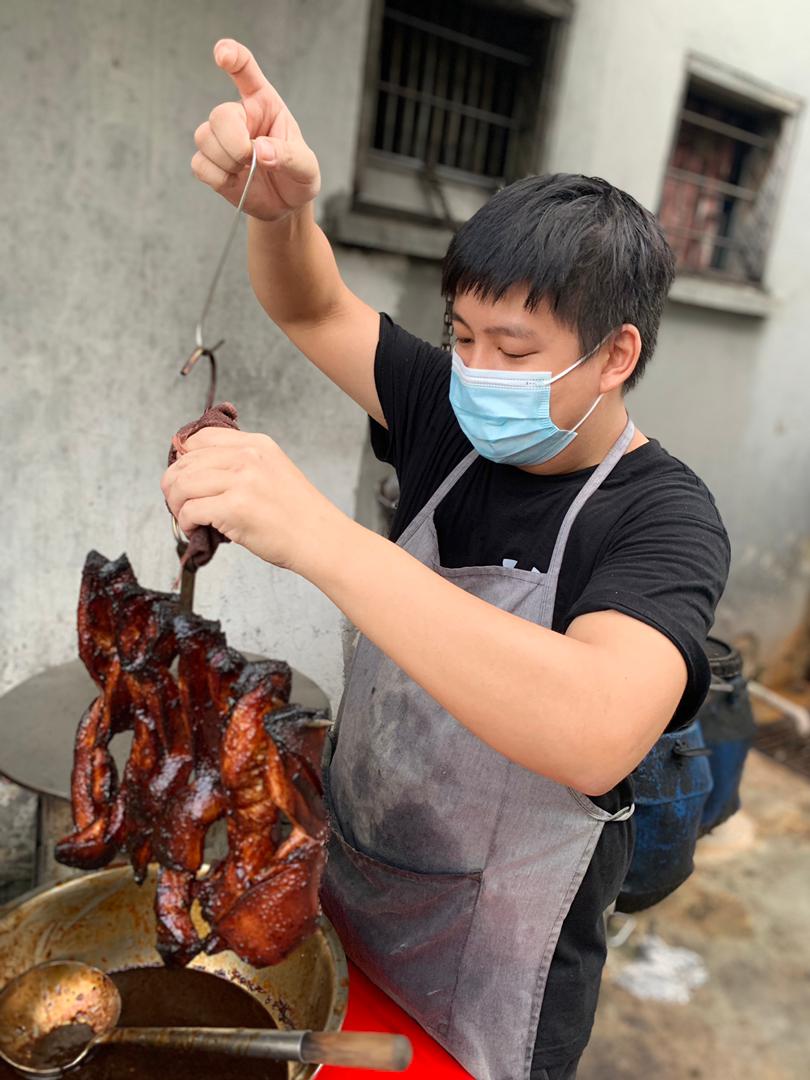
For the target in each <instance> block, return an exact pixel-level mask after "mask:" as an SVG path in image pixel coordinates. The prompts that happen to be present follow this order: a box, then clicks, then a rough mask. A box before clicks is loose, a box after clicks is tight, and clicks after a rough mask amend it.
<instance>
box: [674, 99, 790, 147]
mask: <svg viewBox="0 0 810 1080" xmlns="http://www.w3.org/2000/svg"><path fill="white" fill-rule="evenodd" d="M681 120H682V121H684V122H685V123H687V124H694V125H695V127H702V128H705V129H706V131H714V132H715V133H716V134H717V135H727V136H728V137H729V138H730V139H736V140H737V141H738V142H744V143H748V144H749V145H750V146H756V147H758V148H759V149H761V150H767V149H769V148H770V146H771V141H770V140H769V139H767V138H765V136H764V135H755V134H754V132H752V131H746V130H745V128H741V127H737V126H736V124H727V123H726V122H725V121H724V120H717V119H715V117H713V116H706V114H705V113H700V112H695V111H694V109H684V110H683V111H682V113H681Z"/></svg>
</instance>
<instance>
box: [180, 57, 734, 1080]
mask: <svg viewBox="0 0 810 1080" xmlns="http://www.w3.org/2000/svg"><path fill="white" fill-rule="evenodd" d="M215 59H216V61H217V63H218V64H219V66H220V67H221V68H223V69H224V70H225V71H226V72H228V73H229V74H230V75H231V77H232V78H233V80H234V82H235V84H236V87H237V89H238V91H239V94H240V97H241V100H240V101H239V102H227V103H225V104H222V105H219V106H218V107H217V108H216V109H214V110H213V112H212V113H211V116H210V119H209V120H208V121H206V122H205V123H204V124H202V125H201V126H200V127H199V128H198V129H197V132H196V136H195V141H196V144H197V147H198V152H197V153H196V154H195V155H194V158H193V161H192V168H193V170H194V173H195V174H196V175H197V176H198V177H199V178H200V179H201V180H202V181H204V182H205V183H207V184H209V185H210V186H211V187H213V188H214V189H215V190H216V191H218V192H220V193H221V194H222V195H224V196H225V197H226V198H227V199H228V200H229V201H230V202H232V203H235V202H237V201H238V199H239V196H240V194H241V192H242V190H243V187H244V183H245V177H246V163H247V162H248V161H249V160H250V156H251V150H252V143H253V144H254V145H255V147H256V153H257V160H258V163H259V164H258V169H257V173H256V175H255V177H254V181H253V184H252V186H251V190H250V192H249V194H248V198H247V201H246V207H245V209H246V212H247V213H248V214H249V215H250V221H249V269H250V276H251V280H252V283H253V287H254V289H255V292H256V295H257V297H258V299H259V300H260V302H261V303H262V305H263V306H264V308H265V310H266V311H267V313H268V314H269V316H270V317H271V318H272V319H273V320H274V322H276V323H277V324H278V325H279V326H280V327H281V328H282V329H283V330H284V332H285V333H286V334H287V335H288V337H289V338H290V340H291V341H292V342H293V343H294V344H295V345H297V346H298V348H299V349H300V350H301V351H302V352H303V353H304V354H305V355H306V356H307V357H309V359H310V360H311V361H312V362H313V363H314V364H316V365H317V366H318V367H319V368H320V369H321V370H322V371H323V372H324V373H325V374H326V375H328V376H329V378H331V379H332V380H333V381H334V382H336V383H337V384H338V386H340V387H341V388H342V389H343V390H344V391H345V392H346V393H347V394H349V395H350V396H351V397H352V398H353V399H354V400H355V401H356V402H357V403H358V404H359V405H361V406H362V407H363V408H364V409H365V410H366V412H367V413H368V415H369V416H370V417H371V420H372V437H373V443H374V447H375V450H376V452H377V453H378V455H379V456H381V457H382V458H384V459H385V460H388V461H391V462H393V464H394V465H395V467H396V470H397V473H398V476H399V480H400V486H401V499H400V504H399V509H398V511H397V515H396V518H395V521H394V526H393V534H392V539H394V540H396V541H397V542H396V543H392V542H391V541H390V540H386V539H383V538H382V537H380V536H377V535H376V534H374V533H372V532H370V531H369V530H367V529H364V528H362V527H361V526H360V525H358V524H357V523H356V522H354V521H352V520H350V519H349V518H348V517H346V516H345V515H344V514H342V513H341V512H340V511H339V510H338V509H337V508H336V507H335V506H334V505H333V504H331V503H330V502H329V501H328V500H327V499H326V498H325V497H324V496H322V495H321V494H320V493H319V492H318V491H317V490H316V489H315V488H314V487H313V486H312V485H311V484H310V483H309V482H308V481H307V479H306V478H305V477H304V476H303V475H302V474H301V473H300V472H299V471H298V469H297V468H296V467H295V466H294V465H293V464H292V462H291V461H290V460H289V459H288V458H287V457H286V456H285V455H284V453H283V452H282V450H281V449H280V448H279V447H278V446H277V445H276V444H275V443H273V442H272V440H271V439H270V438H268V437H267V436H265V435H256V434H248V433H239V432H232V431H227V430H219V429H209V430H204V431H202V432H200V433H198V434H197V435H195V436H194V437H193V438H192V439H190V440H189V442H188V444H187V445H188V447H189V450H190V452H189V453H188V454H186V455H184V456H183V457H181V458H180V459H179V460H178V461H177V463H176V464H174V465H173V466H172V467H171V468H170V469H169V470H168V471H167V473H166V475H165V477H164V481H163V490H164V493H165V495H166V497H167V499H168V502H169V505H170V507H171V509H172V510H173V512H174V513H175V515H176V516H177V518H178V520H179V523H180V525H181V527H182V528H183V529H184V530H185V531H186V532H187V533H188V532H189V531H190V530H192V529H193V528H195V527H196V526H198V525H203V524H205V525H207V524H212V525H214V526H215V527H216V528H218V529H219V530H220V531H222V532H223V533H225V534H226V535H227V536H228V537H230V539H231V540H234V541H236V542H237V543H240V544H243V545H244V546H245V547H247V548H249V549H250V550H251V551H253V552H255V553H256V554H257V555H259V556H260V557H262V558H264V559H266V560H267V561H269V562H271V563H275V564H276V565H279V566H284V567H286V568H288V569H290V570H292V571H294V572H295V573H298V574H301V575H302V576H303V577H305V578H307V579H308V580H310V581H311V582H313V583H314V584H315V585H317V586H318V587H319V588H320V589H321V590H322V591H323V592H324V593H325V594H326V595H327V596H329V597H330V598H331V599H332V600H333V601H334V603H336V604H337V605H338V606H339V607H340V608H341V609H342V610H343V612H345V614H346V615H347V616H348V618H349V619H350V620H351V621H352V622H353V623H354V624H355V625H356V626H357V627H358V628H359V630H360V632H361V638H360V641H359V644H358V647H357V650H356V654H355V658H354V663H353V666H352V670H351V674H350V676H349V679H348V682H347V686H346V691H345V694H344V699H343V703H342V705H341V710H340V716H339V721H338V725H337V731H336V734H335V735H334V737H333V738H332V742H331V746H330V753H329V754H328V758H329V761H328V762H327V765H328V769H327V771H326V793H327V799H328V803H329V807H330V812H331V819H332V825H333V838H332V842H331V844H330V851H329V862H328V866H327V872H326V877H325V881H324V888H323V902H324V906H325V908H326V910H327V912H328V914H329V916H330V918H331V919H332V921H333V922H334V924H335V926H336V927H337V929H338V932H339V934H340V936H341V938H342V940H343V943H344V945H345V947H346V950H347V952H348V953H349V955H350V956H351V957H352V958H353V959H354V960H355V961H356V962H357V963H358V964H359V965H360V966H361V967H362V968H363V969H364V970H365V971H366V972H367V973H368V974H369V975H370V976H371V978H373V979H374V980H375V981H376V982H377V983H378V985H380V986H381V987H383V989H385V990H386V991H387V992H388V993H389V994H391V995H392V997H394V998H395V999H396V1000H397V1001H399V1002H400V1003H401V1004H402V1005H403V1006H404V1007H405V1008H406V1009H407V1010H408V1011H409V1012H411V1014H412V1015H413V1016H415V1017H416V1018H417V1019H418V1020H419V1021H420V1023H422V1025H423V1026H424V1027H425V1028H426V1029H427V1030H428V1031H429V1032H430V1033H431V1034H432V1035H433V1036H434V1037H435V1038H436V1039H438V1040H439V1041H440V1042H442V1043H443V1045H445V1046H446V1047H447V1048H448V1050H449V1051H450V1052H451V1053H452V1054H454V1055H455V1056H456V1058H457V1059H458V1060H459V1061H460V1062H461V1063H462V1064H463V1065H464V1066H465V1068H466V1069H467V1070H468V1071H469V1072H471V1073H472V1075H473V1076H475V1077H477V1078H479V1080H515V1078H532V1080H536V1078H541V1077H545V1078H549V1080H562V1078H567V1077H572V1076H574V1075H575V1072H576V1068H577V1062H578V1060H579V1057H580V1055H581V1053H582V1050H583V1049H584V1047H585V1045H586V1043H587V1040H588V1037H589V1034H590V1029H591V1025H592V1021H593V1013H594V1009H595V1005H596V997H597V993H598V987H599V980H600V975H601V969H602V965H603V963H604V957H605V943H604V931H603V923H602V913H603V911H604V910H605V909H606V908H607V907H608V906H609V904H610V903H611V902H612V901H613V899H615V897H616V895H617V893H618V891H619V888H620V885H621V882H622V879H623V877H624V874H625V871H626V869H627V865H628V861H629V853H630V847H631V821H630V818H629V815H630V812H631V803H632V790H631V785H630V783H629V781H628V779H627V778H628V774H629V773H630V772H631V771H632V770H633V769H634V768H635V766H636V765H637V764H638V762H639V761H640V760H641V759H642V758H643V757H644V755H645V754H646V753H647V751H648V750H649V749H650V747H651V746H652V745H653V743H654V742H655V741H656V739H657V738H658V737H659V736H660V735H661V733H662V732H663V731H664V730H665V729H667V727H679V726H682V725H683V724H685V723H686V722H688V721H689V720H690V718H691V717H692V716H693V715H694V713H695V711H696V709H697V707H698V706H699V704H700V702H701V700H702V698H703V696H704V695H705V693H706V691H707V688H708V681H709V671H708V664H707V661H706V658H705V655H704V653H703V649H702V644H703V642H704V641H705V636H706V633H707V631H708V629H709V628H710V626H711V623H712V618H713V612H714V608H715V605H716V603H717V601H718V599H719V596H720V594H721V592H722V589H723V587H724V584H725V580H726V575H727V572H728V562H729V547H728V540H727V537H726V533H725V530H724V528H723V525H722V522H721V520H720V518H719V516H718V513H717V510H716V508H715V506H714V501H713V499H712V497H711V495H710V494H709V492H708V491H707V489H706V487H705V486H704V485H703V483H702V482H701V481H700V480H699V479H698V477H697V476H695V474H694V473H693V472H692V471H691V470H690V469H689V468H688V467H687V466H686V465H684V464H682V463H681V462H679V461H677V460H676V459H675V458H673V457H671V456H670V455H669V454H668V453H667V452H666V451H665V450H663V449H662V447H661V446H660V445H659V444H658V443H657V442H656V441H655V440H651V439H648V438H647V437H646V436H645V435H643V434H642V433H641V432H640V431H637V430H635V429H634V427H633V425H632V423H631V422H630V420H629V419H628V416H627V412H626V409H625V401H624V393H625V391H626V390H627V389H628V388H630V387H631V386H632V385H633V384H634V383H635V381H636V380H637V379H638V378H639V377H640V375H641V373H642V370H643V368H644V366H645V364H646V363H647V361H648V360H649V358H650V355H651V353H652V351H653V348H654V345H655V339H656V333H657V328H658V322H659V319H660V316H661V310H662V307H663V303H664V299H665V296H666V293H667V290H668V288H669V286H670V283H671V281H672V277H673V274H674V262H673V257H672V253H671V251H670V249H669V247H668V245H667V244H666V241H665V240H664V238H663V236H662V234H661V232H660V229H659V227H658V225H657V223H656V222H655V219H654V218H653V217H652V215H651V214H649V212H647V211H646V210H644V209H643V208H642V207H641V206H639V204H638V203H636V202H635V200H633V199H632V198H631V197H630V196H628V195H626V194H625V193H623V192H621V191H618V190H617V189H615V188H613V187H612V186H611V185H610V184H608V183H606V182H605V181H603V180H595V179H588V178H586V177H581V176H567V175H560V176H553V177H528V178H526V179H524V180H521V181H518V182H517V183H516V184H513V185H511V186H510V187H508V188H506V189H504V190H503V191H501V192H499V193H498V194H497V195H495V196H494V197H493V198H492V199H491V200H490V202H488V203H487V204H486V205H485V206H484V207H483V208H482V210H481V211H479V213H477V214H476V215H475V216H474V217H473V218H472V219H471V220H470V221H469V222H467V223H466V224H465V225H464V226H463V227H462V228H461V229H460V230H459V232H458V233H457V235H456V236H455V238H454V240H453V242H452V244H451V246H450V249H449V251H448V254H447V256H446V259H445V262H444V268H443V290H444V293H445V295H446V296H448V297H449V298H450V299H451V301H452V317H453V326H454V332H455V350H454V353H453V357H452V359H451V358H450V357H449V356H448V355H447V354H446V353H444V352H442V351H441V350H439V349H437V348H434V347H432V346H430V345H428V344H427V343H425V342H423V341H420V340H419V339H417V338H414V337H413V336H412V335H410V334H408V333H407V332H406V331H404V330H403V329H401V328H400V327H398V326H396V325H395V324H394V323H392V322H391V320H390V319H389V318H388V317H387V316H385V315H382V316H380V315H379V314H378V313H377V312H375V311H374V310H373V309H372V308H370V307H368V306H367V305H366V304H365V303H363V301H362V300H360V299H359V298H358V297H357V296H355V295H353V294H352V293H351V292H350V291H349V289H348V288H347V287H346V285H345V284H344V282H343V281H342V279H341V277H340V273H339V271H338V268H337V265H336V263H335V259H334V256H333V253H332V251H331V248H330V246H329V243H328V241H327V239H326V237H325V236H324V234H323V232H322V231H321V230H320V229H319V228H318V227H317V225H316V224H315V219H314V214H313V210H312V201H313V199H314V198H315V196H316V194H317V192H318V187H319V172H318V164H317V160H316V158H315V155H314V154H313V152H312V150H311V149H310V148H309V147H308V146H307V145H306V143H305V142H304V140H303V138H302V135H301V132H300V130H299V128H298V125H297V124H296V122H295V120H294V119H293V117H292V116H291V114H290V113H289V111H288V110H287V108H286V106H285V105H284V103H283V101H282V100H281V98H280V97H279V96H278V94H277V93H276V91H275V90H274V89H273V88H272V87H271V86H270V84H269V83H268V82H267V80H266V79H265V77H264V75H263V74H262V72H261V71H260V69H259V67H258V65H257V64H256V61H255V60H254V58H253V57H252V56H251V54H250V52H249V51H248V50H247V49H246V48H245V47H244V46H242V45H239V44H238V43H237V42H235V41H231V40H223V41H220V42H219V43H218V44H217V46H216V47H215Z"/></svg>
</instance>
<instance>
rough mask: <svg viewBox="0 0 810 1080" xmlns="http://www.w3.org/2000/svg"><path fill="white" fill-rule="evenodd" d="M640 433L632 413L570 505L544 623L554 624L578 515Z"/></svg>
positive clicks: (551, 570)
mask: <svg viewBox="0 0 810 1080" xmlns="http://www.w3.org/2000/svg"><path fill="white" fill-rule="evenodd" d="M635 433H636V426H635V424H634V423H633V421H632V420H631V419H630V417H629V416H628V418H627V423H626V425H625V428H624V431H623V432H622V433H621V435H620V436H619V437H618V439H617V440H616V442H615V443H614V444H613V446H611V448H610V450H608V452H607V454H606V455H605V457H604V458H603V459H602V462H601V463H600V464H599V465H598V466H597V468H596V469H594V471H593V472H592V473H591V475H590V476H589V477H588V479H587V481H586V482H585V483H584V484H583V485H582V487H581V488H580V490H579V491H578V492H577V495H576V498H575V499H574V501H573V502H572V503H571V505H570V506H569V507H568V512H567V513H566V515H565V517H564V518H563V523H562V525H561V526H560V531H559V532H558V533H557V540H556V542H555V544H554V551H553V553H552V556H551V562H550V563H549V565H548V570H547V572H546V578H547V580H548V583H549V586H550V587H549V588H548V589H547V591H546V594H545V597H544V600H543V612H542V614H543V616H545V618H546V619H547V620H548V621H547V622H546V623H545V624H544V625H548V626H551V620H552V618H553V615H554V601H555V599H556V596H557V582H558V581H559V578H560V569H561V567H562V561H563V556H564V555H565V547H566V544H567V543H568V537H569V535H570V533H571V529H572V528H573V525H574V522H575V521H576V519H577V516H578V514H579V512H580V510H581V509H582V507H583V506H584V505H585V503H586V502H587V501H588V499H590V497H591V495H593V493H594V492H595V491H597V490H598V489H599V488H600V487H601V485H602V484H603V483H604V481H605V480H606V479H607V477H608V476H610V474H611V473H612V472H613V470H614V469H615V468H616V466H617V465H618V463H619V462H620V461H621V459H622V458H623V457H624V453H625V451H626V450H627V447H628V446H629V445H630V443H631V442H632V439H633V436H634V435H635Z"/></svg>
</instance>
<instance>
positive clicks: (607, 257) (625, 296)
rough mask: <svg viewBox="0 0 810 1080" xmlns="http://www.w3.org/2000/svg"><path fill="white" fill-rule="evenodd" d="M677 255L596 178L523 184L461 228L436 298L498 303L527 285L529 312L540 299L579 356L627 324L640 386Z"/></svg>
mask: <svg viewBox="0 0 810 1080" xmlns="http://www.w3.org/2000/svg"><path fill="white" fill-rule="evenodd" d="M674 277H675V256H674V254H673V252H672V248H671V247H670V246H669V244H668V243H667V241H666V238H665V237H664V234H663V232H662V231H661V227H660V225H659V224H658V222H657V220H656V219H655V217H654V215H653V214H651V213H650V211H649V210H645V208H644V207H643V206H642V205H641V204H640V203H639V202H637V201H636V200H635V199H634V198H633V197H632V196H631V195H628V194H627V192H626V191H620V190H619V188H617V187H614V186H613V185H612V184H609V183H608V182H607V180H602V179H600V178H599V177H596V176H580V175H578V174H575V173H554V174H553V175H548V176H527V177H526V178H525V179H523V180H517V181H516V182H515V183H514V184H510V185H509V186H508V187H505V188H503V189H502V190H501V191H499V192H497V193H496V194H495V195H493V196H492V198H491V199H490V200H489V201H488V202H487V203H485V204H484V206H482V207H481V209H480V210H479V211H478V212H477V213H475V214H474V215H473V216H472V217H471V218H470V219H469V221H467V222H465V223H464V225H462V226H461V228H460V229H459V230H458V232H457V233H456V234H455V235H454V237H453V239H452V240H451V242H450V246H449V248H448V249H447V254H446V255H445V257H444V262H443V265H442V292H443V293H444V295H445V297H448V298H449V299H451V300H452V298H453V297H454V296H456V295H457V294H459V293H463V292H472V293H474V294H476V295H477V296H479V297H480V298H481V299H482V300H492V301H495V300H499V299H500V298H501V297H502V296H503V295H504V293H506V291H507V290H508V289H510V288H512V287H513V286H515V285H526V286H527V287H528V290H529V295H528V297H527V300H526V307H527V308H528V309H529V310H534V309H535V308H536V307H537V305H538V304H539V303H540V302H541V301H543V300H545V301H546V302H547V303H548V305H549V307H550V309H551V311H552V312H553V314H554V316H555V317H556V318H558V319H559V320H560V322H561V323H563V325H565V326H567V327H568V328H569V329H571V330H574V331H576V333H577V334H578V336H579V340H580V344H581V346H582V351H583V353H585V352H588V351H589V350H590V349H594V348H596V346H597V345H598V344H599V342H600V341H601V340H602V339H603V338H605V337H606V336H607V335H608V334H609V333H610V331H611V330H613V329H615V328H616V327H618V326H620V325H621V324H622V323H632V324H633V325H634V326H636V327H637V328H638V331H639V333H640V335H641V355H640V356H639V360H638V364H637V365H636V369H635V371H634V372H633V373H632V375H631V376H630V378H629V379H627V381H626V383H625V385H624V389H625V390H629V389H630V388H631V387H633V386H634V385H635V384H636V383H637V382H638V380H639V379H640V378H641V376H642V374H643V372H644V368H645V366H646V364H647V361H648V360H649V359H650V357H651V356H652V354H653V351H654V349H655V341H656V337H657V335H658V324H659V322H660V321H661V313H662V311H663V307H664V300H665V299H666V295H667V293H668V292H669V288H670V285H671V284H672V280H673V278H674Z"/></svg>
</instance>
